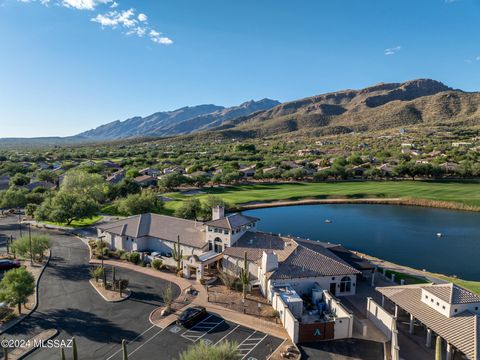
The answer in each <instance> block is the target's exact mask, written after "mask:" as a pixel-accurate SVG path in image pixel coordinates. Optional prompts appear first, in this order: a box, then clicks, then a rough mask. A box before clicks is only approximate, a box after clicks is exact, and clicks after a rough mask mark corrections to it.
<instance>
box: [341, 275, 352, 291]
mask: <svg viewBox="0 0 480 360" xmlns="http://www.w3.org/2000/svg"><path fill="white" fill-rule="evenodd" d="M351 290H352V280H351V279H350V277H349V276H344V277H343V278H342V280H340V292H341V293H345V292H350V291H351Z"/></svg>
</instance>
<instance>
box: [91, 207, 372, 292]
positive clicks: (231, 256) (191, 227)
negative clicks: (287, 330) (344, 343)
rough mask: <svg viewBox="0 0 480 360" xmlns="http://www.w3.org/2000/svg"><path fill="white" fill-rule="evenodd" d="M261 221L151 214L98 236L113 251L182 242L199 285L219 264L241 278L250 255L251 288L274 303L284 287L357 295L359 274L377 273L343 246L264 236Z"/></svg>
mask: <svg viewBox="0 0 480 360" xmlns="http://www.w3.org/2000/svg"><path fill="white" fill-rule="evenodd" d="M258 221H259V219H258V218H255V217H251V216H246V215H243V214H241V213H235V214H229V215H225V213H224V208H223V207H220V206H218V207H215V208H213V209H212V220H211V221H206V222H198V221H193V220H185V219H179V218H176V217H171V216H165V215H158V214H151V213H148V214H141V215H136V216H131V217H128V218H125V219H123V220H119V221H115V222H111V223H107V224H102V225H101V226H98V227H97V232H98V236H99V237H101V238H102V239H103V240H104V241H106V242H107V244H108V245H109V247H110V248H111V249H113V250H115V249H123V250H125V251H138V252H144V251H156V252H159V253H171V252H173V248H174V245H175V244H176V243H177V239H179V241H180V247H181V250H182V251H183V261H182V268H183V274H184V276H185V277H187V278H196V279H197V280H198V281H201V280H202V279H204V278H205V272H206V270H208V269H209V268H213V267H214V266H216V264H217V263H219V262H220V263H221V264H222V266H223V268H224V269H225V270H227V271H229V272H231V273H234V274H238V272H239V271H240V269H243V266H244V257H245V255H246V256H247V262H248V268H249V274H250V284H251V286H258V287H259V288H260V290H261V291H262V293H263V294H264V296H266V297H267V298H269V300H271V299H272V298H273V296H274V293H275V288H278V287H281V286H288V287H291V288H293V289H294V290H295V291H296V292H298V293H300V294H307V293H310V292H311V291H312V289H313V288H321V289H324V290H328V291H329V292H330V293H331V294H332V295H335V296H344V295H352V294H355V290H356V281H357V276H358V275H362V273H363V274H364V275H365V274H368V273H370V272H371V271H372V270H373V267H369V266H368V265H367V263H366V262H363V261H362V260H361V259H359V258H358V257H356V256H355V255H353V254H352V253H350V252H349V251H348V250H346V249H345V248H343V247H341V246H339V245H333V244H327V243H322V242H318V241H312V240H306V239H300V238H294V237H286V236H281V235H275V234H270V233H265V232H261V231H259V230H257V222H258Z"/></svg>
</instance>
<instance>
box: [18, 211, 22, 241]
mask: <svg viewBox="0 0 480 360" xmlns="http://www.w3.org/2000/svg"><path fill="white" fill-rule="evenodd" d="M18 226H19V230H20V237H22V216H21V215H20V208H18Z"/></svg>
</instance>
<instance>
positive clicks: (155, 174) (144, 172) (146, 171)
mask: <svg viewBox="0 0 480 360" xmlns="http://www.w3.org/2000/svg"><path fill="white" fill-rule="evenodd" d="M139 173H140V174H142V175H148V176H151V177H155V178H156V177H158V175H160V170H158V169H153V168H151V167H148V168H145V169H142V170H140V171H139Z"/></svg>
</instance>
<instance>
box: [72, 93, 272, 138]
mask: <svg viewBox="0 0 480 360" xmlns="http://www.w3.org/2000/svg"><path fill="white" fill-rule="evenodd" d="M279 104H280V103H279V102H278V101H275V100H270V99H262V100H259V101H253V100H251V101H247V102H244V103H243V104H241V105H238V106H233V107H229V108H225V107H223V106H217V105H211V104H210V105H198V106H191V107H190V106H187V107H183V108H180V109H177V110H173V111H166V112H157V113H155V114H152V115H149V116H146V117H140V116H137V117H133V118H130V119H127V120H125V121H120V120H117V121H114V122H111V123H108V124H105V125H102V126H99V127H97V128H95V129H92V130H89V131H85V132H83V133H81V134H78V135H76V136H75V137H76V138H82V139H85V140H113V139H122V138H133V137H145V136H148V137H165V136H174V135H182V134H190V133H192V132H197V131H201V130H208V129H212V128H215V127H218V126H220V125H222V124H223V123H224V122H226V121H229V120H233V119H236V118H239V117H242V116H248V115H251V114H254V113H257V112H261V111H264V110H268V109H271V108H273V107H275V106H277V105H279Z"/></svg>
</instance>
